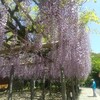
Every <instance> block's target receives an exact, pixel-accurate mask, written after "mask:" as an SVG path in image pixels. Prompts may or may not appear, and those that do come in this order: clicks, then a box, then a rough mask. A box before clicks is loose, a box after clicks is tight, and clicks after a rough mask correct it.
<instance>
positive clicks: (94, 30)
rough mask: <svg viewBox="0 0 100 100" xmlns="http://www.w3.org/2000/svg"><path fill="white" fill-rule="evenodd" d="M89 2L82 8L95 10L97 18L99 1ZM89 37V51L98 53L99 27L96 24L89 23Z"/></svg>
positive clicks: (99, 15)
mask: <svg viewBox="0 0 100 100" xmlns="http://www.w3.org/2000/svg"><path fill="white" fill-rule="evenodd" d="M90 1H91V2H87V3H85V4H84V8H86V9H92V10H95V12H96V14H97V16H98V17H100V0H96V1H97V2H96V3H94V2H93V1H94V0H90ZM89 28H90V30H91V31H90V32H89V37H90V45H91V51H92V52H94V53H100V25H98V24H96V23H93V22H92V23H89Z"/></svg>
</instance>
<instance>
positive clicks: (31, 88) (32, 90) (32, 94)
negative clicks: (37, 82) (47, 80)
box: [30, 78, 34, 100]
mask: <svg viewBox="0 0 100 100" xmlns="http://www.w3.org/2000/svg"><path fill="white" fill-rule="evenodd" d="M30 92H31V97H30V98H31V100H33V99H34V78H31V81H30Z"/></svg>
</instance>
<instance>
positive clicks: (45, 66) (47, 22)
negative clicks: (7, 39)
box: [0, 0, 91, 79]
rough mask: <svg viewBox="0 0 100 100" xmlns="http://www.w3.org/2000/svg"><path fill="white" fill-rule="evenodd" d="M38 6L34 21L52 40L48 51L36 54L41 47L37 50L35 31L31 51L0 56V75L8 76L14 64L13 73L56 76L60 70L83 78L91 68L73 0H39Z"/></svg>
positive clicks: (16, 74)
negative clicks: (36, 16) (34, 39)
mask: <svg viewBox="0 0 100 100" xmlns="http://www.w3.org/2000/svg"><path fill="white" fill-rule="evenodd" d="M39 8H40V14H39V19H38V23H39V24H40V25H41V26H43V29H42V30H43V31H42V32H43V35H44V36H47V37H48V41H47V43H52V47H51V50H50V52H48V54H45V56H44V55H43V54H42V53H40V54H39V52H40V51H41V52H42V51H43V50H39V49H43V48H42V45H43V44H42V42H41V39H42V36H41V34H39V35H38V36H39V38H38V39H36V40H37V41H36V43H37V44H36V45H35V48H37V50H36V49H35V50H36V51H35V53H31V54H29V53H27V52H26V51H24V52H23V53H21V54H20V53H19V54H17V55H14V57H12V56H10V58H9V57H8V58H9V59H7V58H2V57H1V58H0V59H1V60H2V62H3V63H2V64H1V66H0V75H1V76H3V77H6V76H9V73H10V69H11V66H14V75H15V76H18V77H24V78H31V77H34V78H35V79H38V78H43V76H44V74H45V76H46V77H47V78H48V77H52V78H54V79H57V78H60V77H61V70H63V71H64V75H65V77H66V78H77V79H81V78H86V77H87V76H88V74H89V72H90V70H91V63H90V48H89V47H90V46H89V38H88V34H87V33H86V30H85V25H84V24H82V23H81V22H80V21H79V18H78V17H79V15H78V3H77V2H76V0H43V1H42V0H41V1H40V4H39ZM0 40H1V39H0ZM38 46H39V47H38ZM48 58H49V60H48ZM7 62H8V63H7ZM9 62H10V63H9ZM5 66H6V67H5ZM5 68H6V69H7V70H6V71H5Z"/></svg>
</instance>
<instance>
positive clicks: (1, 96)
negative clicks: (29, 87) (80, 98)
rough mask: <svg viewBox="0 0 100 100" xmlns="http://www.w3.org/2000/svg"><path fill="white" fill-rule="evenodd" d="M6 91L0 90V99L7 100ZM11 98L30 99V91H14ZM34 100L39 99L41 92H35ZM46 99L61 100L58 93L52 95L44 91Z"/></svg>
mask: <svg viewBox="0 0 100 100" xmlns="http://www.w3.org/2000/svg"><path fill="white" fill-rule="evenodd" d="M7 97H8V94H7V92H0V100H7ZM12 100H30V92H22V93H21V92H16V93H13V96H12ZM34 100H41V92H36V94H35V97H34ZM46 100H61V95H60V94H59V93H53V94H52V97H50V96H49V93H47V92H46Z"/></svg>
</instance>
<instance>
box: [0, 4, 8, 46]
mask: <svg viewBox="0 0 100 100" xmlns="http://www.w3.org/2000/svg"><path fill="white" fill-rule="evenodd" d="M6 22H7V9H6V8H5V7H4V6H2V5H1V3H0V47H1V46H2V43H3V41H4V32H5V26H6Z"/></svg>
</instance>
